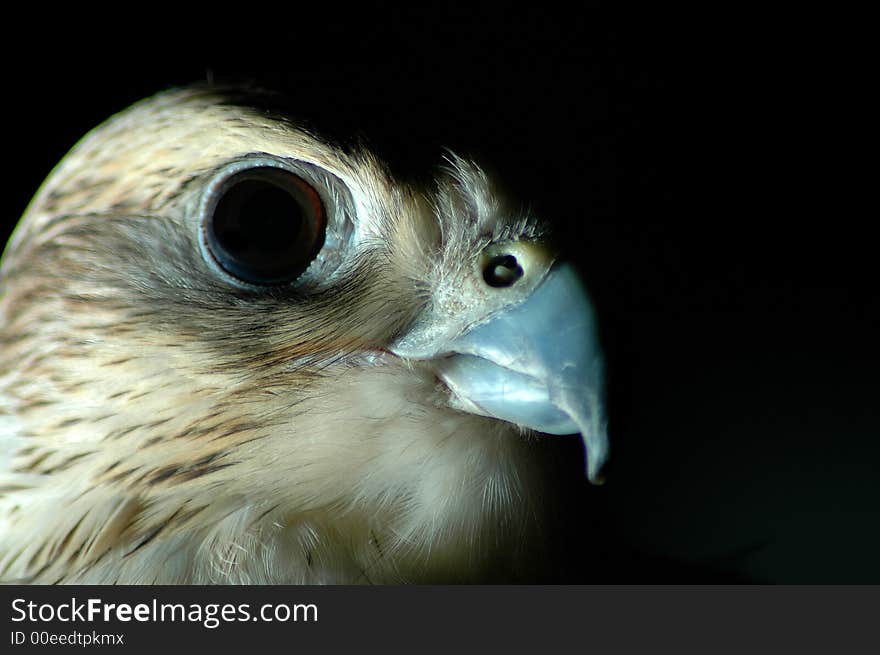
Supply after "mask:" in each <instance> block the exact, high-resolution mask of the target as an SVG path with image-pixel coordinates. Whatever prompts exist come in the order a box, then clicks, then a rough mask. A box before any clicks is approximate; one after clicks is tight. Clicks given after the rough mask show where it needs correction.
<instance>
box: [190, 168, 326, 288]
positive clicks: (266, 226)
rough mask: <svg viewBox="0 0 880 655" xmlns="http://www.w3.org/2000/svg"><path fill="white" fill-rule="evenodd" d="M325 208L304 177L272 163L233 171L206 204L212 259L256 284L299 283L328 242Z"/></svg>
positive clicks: (204, 231) (204, 228)
mask: <svg viewBox="0 0 880 655" xmlns="http://www.w3.org/2000/svg"><path fill="white" fill-rule="evenodd" d="M326 227H327V217H326V211H325V209H324V203H323V202H322V199H321V196H320V195H319V193H318V192H317V191H316V190H315V188H314V187H313V186H312V185H311V184H309V183H308V182H307V181H306V180H305V179H304V178H303V177H301V176H299V175H297V174H295V173H293V172H292V171H290V170H287V169H285V168H281V167H278V166H272V165H250V166H248V167H246V168H238V170H236V169H233V170H232V171H231V172H229V174H228V175H225V176H224V177H222V178H221V179H220V180H219V181H218V182H216V183H215V184H212V185H211V187H210V189H209V190H208V192H207V194H206V197H205V200H204V201H203V202H202V205H201V223H200V231H201V241H202V246H203V249H204V250H205V251H206V252H207V254H209V255H210V258H211V260H212V261H213V262H214V263H215V264H216V265H217V266H218V267H219V268H220V269H222V270H223V271H224V272H226V273H227V274H229V275H231V276H232V277H234V278H235V279H237V280H239V281H242V282H245V283H247V284H251V285H255V286H272V285H280V284H285V283H289V282H292V281H294V280H295V279H296V278H298V277H299V276H300V275H301V274H302V273H303V272H304V271H305V270H306V269H307V268H308V266H309V264H310V263H311V262H312V260H313V259H314V258H315V257H316V255H317V254H318V252H319V251H320V250H321V246H322V245H323V244H324V238H325V232H326Z"/></svg>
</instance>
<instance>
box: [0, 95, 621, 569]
mask: <svg viewBox="0 0 880 655" xmlns="http://www.w3.org/2000/svg"><path fill="white" fill-rule="evenodd" d="M548 234H549V231H548V226H547V224H545V222H544V220H543V219H542V218H541V217H537V216H534V215H531V214H529V213H527V212H524V211H523V210H515V209H512V208H511V206H510V205H509V204H507V203H506V202H505V200H504V198H503V197H502V196H501V195H500V194H499V193H498V191H497V190H496V188H495V186H494V185H493V183H492V180H491V179H490V178H489V176H488V175H487V174H486V173H485V172H484V171H483V170H482V169H481V168H480V167H479V166H478V165H477V164H476V163H474V162H472V161H469V160H466V159H464V158H460V157H457V156H454V155H451V154H450V155H449V156H448V158H447V159H446V161H445V162H444V163H443V164H442V166H441V167H439V168H438V173H437V175H436V178H435V180H434V182H433V183H432V184H431V185H429V186H428V187H426V188H416V187H414V186H411V185H407V184H404V183H402V182H399V181H397V180H395V179H394V178H393V177H392V175H391V174H390V173H389V171H388V170H387V168H386V167H385V166H384V165H383V164H382V163H381V162H380V161H378V159H377V158H376V157H375V156H374V155H372V154H371V153H370V152H369V151H367V150H366V149H365V148H364V147H362V146H357V147H354V146H347V147H342V146H339V145H336V144H333V143H330V142H328V141H326V140H323V139H321V138H320V137H318V136H316V135H315V134H313V133H312V132H311V131H309V130H306V129H304V128H302V127H300V126H298V125H297V124H295V123H294V122H292V121H291V120H290V119H288V118H285V117H284V116H281V115H278V114H276V113H273V112H270V111H267V110H265V109H263V108H262V105H260V103H257V102H252V101H251V100H250V99H249V96H248V95H247V94H245V93H240V92H238V91H231V90H222V89H217V88H211V87H206V86H197V87H191V88H185V89H176V90H171V91H166V92H163V93H161V94H159V95H157V96H155V97H153V98H149V99H146V100H144V101H141V102H140V103H138V104H136V105H134V106H133V107H131V108H129V109H127V110H126V111H123V112H122V113H120V114H118V115H116V116H114V117H112V118H111V119H109V120H108V121H107V122H106V123H104V124H103V125H101V126H99V127H98V128H96V129H95V130H93V131H92V132H91V133H89V134H88V135H87V136H86V137H84V138H83V139H82V140H81V141H80V142H79V143H78V144H77V145H76V146H75V147H74V149H73V150H72V151H71V152H70V153H69V154H68V155H67V156H66V157H65V158H64V159H63V160H62V161H61V162H60V164H58V166H57V167H56V168H55V170H54V171H53V172H52V174H51V175H50V176H49V178H48V179H47V180H46V182H45V183H44V184H43V186H42V187H41V188H40V190H39V191H38V193H37V194H36V196H35V198H34V199H33V201H32V202H31V204H30V206H29V207H28V209H27V210H26V212H25V214H24V216H23V218H22V219H21V221H20V223H19V225H18V227H17V228H16V230H15V232H14V233H13V236H12V238H11V239H10V241H9V244H8V245H7V248H6V250H5V253H4V256H3V260H2V268H0V580H2V581H4V582H25V583H77V584H108V583H123V584H213V583H223V584H282V583H283V584H300V583H303V584H389V583H425V582H471V581H484V580H492V579H496V578H498V577H499V576H500V578H501V579H504V580H508V581H516V580H522V579H526V578H528V572H529V571H531V570H533V568H534V566H535V562H534V558H535V557H539V555H536V553H538V552H539V550H536V545H540V543H541V542H542V540H544V539H545V538H546V535H545V534H544V533H543V530H544V529H545V522H544V516H543V514H542V513H543V512H544V500H545V498H546V494H547V487H548V471H547V470H546V467H545V466H544V465H543V464H542V462H543V461H544V459H543V458H542V453H544V452H546V450H547V448H546V446H547V445H552V443H553V440H554V436H553V435H565V434H580V435H581V437H582V440H583V443H584V453H585V475H586V476H587V477H588V478H589V479H590V480H591V481H593V482H598V481H599V480H600V477H601V475H600V471H601V468H602V465H603V463H604V462H605V460H606V457H607V450H608V448H607V442H608V440H607V437H606V425H605V423H606V421H605V415H604V411H603V371H602V353H601V349H600V346H599V343H598V337H597V327H596V318H595V312H594V310H593V307H592V304H591V301H590V299H589V297H588V295H587V292H586V291H585V288H584V285H583V283H582V281H581V279H580V277H579V276H578V273H577V272H576V271H575V268H574V266H573V265H572V264H571V263H568V262H566V261H565V259H564V258H563V257H562V256H561V255H560V254H559V252H558V251H557V250H556V249H555V248H554V246H553V244H552V242H551V240H550V238H549V237H548ZM556 443H561V440H559V439H558V438H557V440H556ZM551 477H552V474H551ZM499 571H500V572H501V573H499ZM493 576H495V577H493Z"/></svg>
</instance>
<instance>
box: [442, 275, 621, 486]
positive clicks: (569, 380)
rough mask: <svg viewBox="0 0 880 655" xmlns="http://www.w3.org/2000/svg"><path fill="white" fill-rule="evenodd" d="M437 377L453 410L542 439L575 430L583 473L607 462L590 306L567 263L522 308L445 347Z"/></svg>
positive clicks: (593, 477) (595, 476) (595, 472)
mask: <svg viewBox="0 0 880 655" xmlns="http://www.w3.org/2000/svg"><path fill="white" fill-rule="evenodd" d="M450 345H451V347H450V350H451V351H452V353H454V354H452V355H451V356H450V357H447V358H445V359H443V360H440V361H438V362H437V365H436V368H437V372H438V375H439V376H440V377H441V379H442V380H443V381H444V382H445V383H446V384H447V385H448V386H449V388H450V389H451V390H452V392H453V393H454V394H455V396H456V398H457V399H458V404H459V408H460V409H463V410H466V411H470V412H472V413H474V414H480V415H483V416H492V417H495V418H498V419H502V420H505V421H510V422H511V423H515V424H517V425H522V426H524V427H528V428H532V429H534V430H537V431H539V432H544V433H547V434H575V433H580V434H581V436H582V438H583V441H584V447H585V449H586V456H587V476H588V477H589V479H590V481H592V482H599V481H600V476H599V473H600V470H601V468H602V465H603V464H604V463H605V460H606V459H607V457H608V437H607V433H606V425H605V417H604V412H603V400H602V398H603V388H602V387H603V375H602V368H603V367H602V355H601V351H600V348H599V344H598V335H597V330H596V320H595V314H594V311H593V307H592V304H591V303H590V300H589V297H588V296H587V293H586V291H585V289H584V287H583V285H582V284H581V281H580V278H579V276H578V274H577V272H576V271H575V270H574V268H573V267H572V266H571V265H568V264H557V265H555V266H554V267H553V268H551V269H550V270H549V271H548V272H547V275H546V277H545V278H544V280H543V281H542V282H541V284H540V285H539V286H538V287H537V288H536V289H535V290H534V291H533V292H532V293H531V295H530V296H529V297H528V298H526V300H525V301H523V302H522V303H521V304H519V305H516V306H515V307H513V308H511V309H508V310H505V311H501V312H499V313H497V314H496V315H494V316H493V317H492V318H491V319H490V320H489V321H488V322H486V323H483V324H481V325H479V326H477V327H475V328H473V329H471V330H469V331H468V332H466V333H464V334H463V335H461V336H460V337H458V338H457V339H455V340H453V341H452V343H451V344H450Z"/></svg>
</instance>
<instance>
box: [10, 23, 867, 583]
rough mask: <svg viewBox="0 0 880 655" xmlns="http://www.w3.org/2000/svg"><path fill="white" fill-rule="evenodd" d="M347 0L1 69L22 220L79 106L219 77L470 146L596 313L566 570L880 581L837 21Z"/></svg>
mask: <svg viewBox="0 0 880 655" xmlns="http://www.w3.org/2000/svg"><path fill="white" fill-rule="evenodd" d="M343 14H344V12H342V11H340V12H339V14H338V15H336V16H334V17H333V19H332V20H328V19H326V18H324V19H321V21H322V22H320V23H318V22H314V21H312V22H305V23H304V22H302V21H301V22H300V23H298V24H295V25H291V27H290V29H289V30H288V31H283V30H282V33H280V34H274V33H273V36H272V39H271V44H268V43H264V44H262V45H263V46H265V47H264V50H262V51H261V53H262V54H261V56H259V57H257V56H253V55H254V45H253V44H254V42H255V41H256V40H255V39H245V38H244V37H243V40H242V41H241V42H230V43H231V45H230V47H233V46H234V47H236V48H239V49H240V50H247V51H249V52H250V54H251V57H250V58H249V61H248V62H247V65H243V64H242V63H241V62H237V63H235V64H234V65H230V64H229V63H228V57H227V58H226V60H225V61H223V62H220V63H218V62H216V61H214V62H210V63H204V62H199V63H197V64H194V65H190V64H188V63H185V64H179V65H174V66H169V65H167V64H161V65H160V64H157V63H155V62H153V63H152V64H151V67H150V68H147V67H146V66H144V65H141V66H137V65H134V64H131V63H130V62H129V61H128V60H127V59H125V58H124V57H121V58H120V57H119V56H118V55H116V54H113V53H111V52H108V53H107V54H106V56H103V57H101V58H100V59H99V61H100V62H101V65H95V64H94V63H91V64H89V65H81V64H79V63H78V62H74V61H72V59H70V58H57V59H55V60H54V61H53V65H52V66H51V68H40V67H34V68H16V69H14V70H9V71H7V75H6V77H5V82H4V84H5V86H6V89H7V91H6V94H5V97H6V110H7V112H9V118H8V119H7V121H6V125H7V132H6V139H7V142H6V149H7V154H8V157H7V171H6V173H5V176H4V179H5V183H4V188H5V191H6V192H5V193H4V194H3V196H2V197H3V205H4V206H3V212H2V216H3V220H4V221H5V222H4V224H3V227H4V228H5V231H6V232H8V231H9V230H11V229H12V227H13V225H14V223H15V222H16V220H17V219H18V217H19V216H20V215H21V213H22V211H23V210H24V208H25V206H26V204H27V202H28V200H29V199H30V197H31V196H32V194H33V192H34V191H35V190H36V188H37V186H38V185H39V183H40V182H41V181H42V180H43V179H44V178H45V176H46V175H47V174H48V173H49V171H50V170H51V168H52V166H53V165H54V164H55V163H56V162H57V161H58V160H59V159H60V158H61V157H62V156H63V154H64V153H65V152H66V151H67V150H68V149H69V148H70V147H71V146H72V145H73V144H74V143H75V142H76V141H77V139H78V138H79V137H81V136H82V134H84V133H85V131H87V130H88V129H90V128H91V127H93V126H95V125H97V124H98V123H99V122H101V121H102V120H104V119H105V118H106V117H108V116H109V115H110V114H112V113H114V112H116V111H119V110H122V109H123V108H125V107H126V106H127V105H128V104H130V103H131V102H133V101H135V100H138V99H139V98H141V97H144V96H147V95H151V94H152V93H154V92H156V91H158V90H161V89H163V88H167V87H169V86H174V85H180V84H185V83H188V82H193V81H198V80H204V79H206V78H211V79H213V80H215V81H218V82H229V81H240V80H248V81H251V82H256V83H258V84H260V85H262V86H266V87H270V88H275V89H278V90H280V91H283V92H284V93H285V94H286V95H287V96H288V97H289V98H290V100H291V104H292V105H293V106H294V107H297V108H298V117H299V118H301V119H303V120H306V121H307V122H309V123H310V124H312V125H314V126H315V127H316V128H317V129H318V130H319V131H322V132H324V133H327V134H329V135H330V136H333V137H334V138H337V139H341V140H343V141H345V140H351V139H353V138H364V139H365V140H366V142H367V143H368V144H369V145H370V146H371V147H373V149H374V150H375V151H376V152H377V153H378V154H379V155H380V157H382V158H384V159H386V160H387V161H388V162H389V163H390V164H391V167H392V169H393V170H394V171H395V172H396V173H398V174H399V175H400V176H401V177H402V178H405V179H411V180H415V181H418V180H424V179H427V178H428V177H429V176H430V175H431V174H432V173H433V171H434V169H435V167H436V166H437V165H438V164H439V163H440V159H441V157H442V156H443V154H444V150H443V149H444V148H451V149H452V150H454V151H456V152H458V153H460V154H465V155H472V156H474V157H475V158H477V159H478V160H479V161H481V162H483V163H484V164H486V165H487V167H489V168H490V169H491V170H493V171H494V172H496V173H497V174H498V175H499V177H500V179H501V180H502V181H504V183H505V185H506V187H507V189H508V190H509V191H510V193H511V195H512V196H513V197H514V198H516V199H517V200H518V201H521V202H523V203H525V204H527V205H529V206H531V207H532V208H534V209H535V210H536V211H538V212H540V213H542V214H543V215H545V216H548V217H550V218H551V220H553V221H554V222H555V223H556V225H557V228H558V231H559V234H560V236H561V238H562V239H563V241H564V242H565V243H566V244H567V245H568V250H569V254H570V255H571V256H573V257H574V258H575V259H576V260H577V261H578V263H579V264H580V266H581V267H582V269H583V271H584V274H585V276H586V279H587V282H588V285H589V288H590V290H591V292H592V294H593V296H594V300H595V302H596V304H597V307H598V310H599V314H600V317H601V321H602V337H603V342H604V344H605V347H606V350H607V353H608V360H609V402H610V412H611V422H610V431H611V438H612V442H613V462H612V464H611V466H610V468H609V481H608V483H607V484H606V485H605V486H604V487H601V488H592V487H588V486H587V485H585V484H582V482H581V481H580V479H579V477H578V471H577V468H578V466H579V462H578V455H577V452H576V451H577V447H578V446H577V444H576V443H575V442H572V443H570V444H566V446H565V447H566V448H567V450H566V453H567V454H568V455H570V457H569V458H568V461H569V465H568V466H567V467H566V472H567V473H568V474H569V475H568V477H565V476H563V477H562V478H561V479H562V482H560V484H561V486H562V487H564V489H565V490H566V493H567V497H568V499H569V501H568V508H567V512H568V515H569V516H568V518H569V520H568V525H569V528H568V530H569V534H567V535H566V536H565V538H564V539H560V544H561V545H560V548H561V549H562V555H563V557H561V559H560V562H561V564H560V573H559V580H558V581H561V582H599V583H655V582H667V583H680V582H774V583H779V582H785V583H880V563H878V558H877V557H876V553H878V552H880V521H878V520H877V506H878V501H880V475H878V472H877V461H878V454H880V443H878V439H877V437H878V420H877V417H876V411H875V407H876V399H877V396H878V394H877V391H878V383H877V376H876V375H877V374H876V362H877V361H878V359H877V355H878V348H877V345H876V337H875V334H876V331H877V324H878V318H880V302H878V300H877V294H876V291H875V279H876V275H875V273H874V266H873V261H872V260H873V257H874V251H875V246H874V243H875V241H874V240H873V239H872V238H870V235H869V230H868V229H867V227H866V226H865V224H866V222H867V221H868V219H869V218H871V219H872V220H875V219H874V218H873V217H869V216H868V215H867V213H866V212H863V211H860V210H857V209H856V208H855V207H854V206H853V204H852V201H851V200H850V197H851V190H852V188H853V187H857V186H859V184H860V179H861V178H860V177H859V175H858V174H857V173H853V174H852V175H850V173H849V172H848V173H847V174H846V175H844V174H843V172H842V171H843V169H844V168H845V165H846V157H845V156H844V155H842V154H841V153H840V152H839V151H837V150H836V148H835V142H837V141H846V140H847V139H849V138H850V136H851V135H850V134H849V132H848V126H847V119H846V117H845V116H842V115H841V114H839V113H834V114H832V113H831V111H832V110H835V109H839V107H835V105H838V104H839V103H841V102H845V101H846V100H845V94H844V89H843V85H842V83H841V81H840V79H839V77H838V76H837V75H836V73H835V71H833V70H828V68H827V65H826V64H824V63H823V61H824V60H823V57H822V52H823V48H827V44H825V43H823V41H822V40H821V38H817V39H816V40H813V39H810V38H806V39H805V38H802V35H801V34H800V32H799V31H798V30H797V29H794V28H793V27H792V26H791V25H789V24H787V23H781V24H774V25H773V26H770V27H767V26H766V24H765V22H764V21H761V20H755V21H753V22H751V23H749V24H742V23H736V24H735V23H733V22H732V21H731V20H729V19H728V17H722V16H713V17H707V16H703V17H694V16H690V17H687V19H685V18H670V17H666V18H665V19H663V20H662V21H661V20H659V19H656V20H655V19H644V20H640V21H638V23H637V24H636V22H635V21H633V20H622V19H621V17H617V18H616V19H610V18H608V17H607V16H605V15H602V14H595V13H590V12H580V13H567V14H566V13H558V12H553V11H550V10H544V9H535V8H532V9H529V10H517V12H516V13H515V15H512V14H511V13H510V12H499V11H496V10H490V9H475V8H469V9H467V10H464V9H463V10H460V11H453V10H449V9H444V10H442V11H440V10H436V9H435V10H432V11H412V10H410V11H406V12H401V11H397V10H395V11H390V10H387V11H377V13H376V15H371V16H368V17H363V16H359V17H357V18H350V19H346V18H344V16H343ZM245 44H248V45H247V46H246V45H245ZM114 59H119V61H117V64H121V65H117V66H114V65H113V62H114ZM268 71H272V72H268ZM826 109H827V110H828V111H826ZM862 176H864V174H862Z"/></svg>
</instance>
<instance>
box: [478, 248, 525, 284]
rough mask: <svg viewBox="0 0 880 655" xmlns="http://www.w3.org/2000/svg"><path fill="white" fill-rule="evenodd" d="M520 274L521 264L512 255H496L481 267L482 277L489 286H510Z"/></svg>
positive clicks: (521, 273) (521, 272)
mask: <svg viewBox="0 0 880 655" xmlns="http://www.w3.org/2000/svg"><path fill="white" fill-rule="evenodd" d="M522 276H523V269H522V266H520V265H519V262H518V261H517V260H516V257H514V256H513V255H496V256H495V257H492V258H491V259H490V260H489V261H488V262H486V266H485V267H484V268H483V279H484V280H485V281H486V284H488V285H489V286H490V287H495V288H503V287H511V286H513V285H514V284H516V281H517V280H519V279H520V278H521V277H522Z"/></svg>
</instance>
